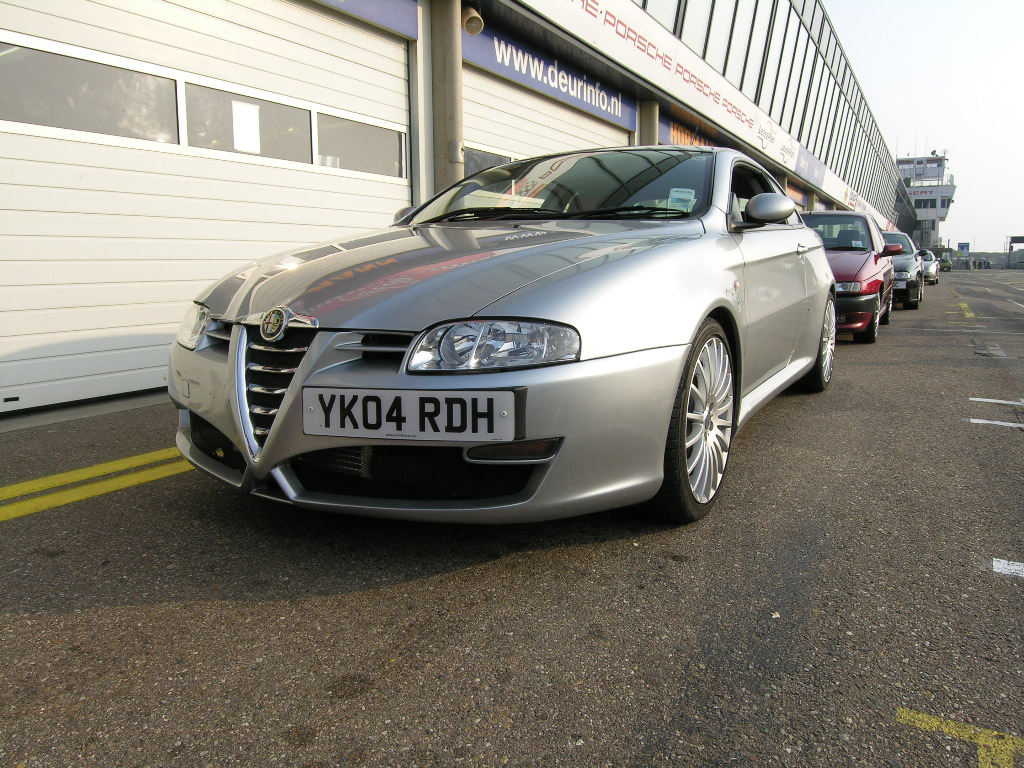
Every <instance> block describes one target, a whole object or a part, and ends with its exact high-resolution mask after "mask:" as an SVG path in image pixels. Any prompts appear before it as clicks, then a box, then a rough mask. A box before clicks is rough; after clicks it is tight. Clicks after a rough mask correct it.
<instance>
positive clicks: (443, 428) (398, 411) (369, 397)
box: [302, 387, 516, 442]
mask: <svg viewBox="0 0 1024 768" xmlns="http://www.w3.org/2000/svg"><path fill="white" fill-rule="evenodd" d="M302 431H303V432H304V433H305V434H307V435H331V436H336V437H375V438H391V439H399V440H450V441H461V442H467V441H478V442H489V441H505V440H512V439H514V438H515V432H516V418H515V393H514V392H510V391H480V392H466V391H464V390H463V391H444V390H440V391H439V390H408V389H340V388H336V387H307V388H305V389H303V390H302Z"/></svg>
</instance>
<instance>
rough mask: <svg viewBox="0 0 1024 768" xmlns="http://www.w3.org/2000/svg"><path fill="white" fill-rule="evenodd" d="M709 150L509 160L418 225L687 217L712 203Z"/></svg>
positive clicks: (448, 194)
mask: <svg viewBox="0 0 1024 768" xmlns="http://www.w3.org/2000/svg"><path fill="white" fill-rule="evenodd" d="M712 160H713V155H712V154H711V153H710V152H702V151H696V150H680V149H669V148H666V149H629V150H626V149H624V150H612V151H600V152H580V153H575V154H570V155H560V156H558V157H545V158H541V159H539V160H538V159H531V160H523V161H521V162H513V163H508V164H506V165H500V166H497V167H495V168H489V169H487V170H486V171H481V172H480V173H478V174H476V175H474V176H470V177H469V178H467V179H463V180H462V181H461V182H459V183H458V184H456V185H455V186H454V187H452V188H451V189H449V190H447V191H445V192H442V193H441V194H440V195H438V196H437V197H436V198H435V199H434V200H432V201H430V202H429V203H427V204H426V206H424V208H423V209H422V210H421V211H419V212H418V213H417V214H416V217H415V218H414V219H413V221H412V223H413V224H428V223H432V222H439V221H469V220H474V219H552V218H556V219H557V218H570V219H571V218H623V217H637V218H672V219H676V218H689V217H690V216H696V215H700V214H701V213H703V212H704V210H706V209H707V208H708V206H709V205H710V200H711V168H712Z"/></svg>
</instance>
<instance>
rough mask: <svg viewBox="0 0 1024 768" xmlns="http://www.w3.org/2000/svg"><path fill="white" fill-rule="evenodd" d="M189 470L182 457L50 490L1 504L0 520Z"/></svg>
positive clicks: (188, 465) (189, 465)
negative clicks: (78, 484) (93, 481)
mask: <svg viewBox="0 0 1024 768" xmlns="http://www.w3.org/2000/svg"><path fill="white" fill-rule="evenodd" d="M175 450H177V449H175ZM190 469H192V465H191V464H189V463H188V462H187V461H185V460H184V459H182V460H181V461H172V462H171V463H170V464H161V465H160V466H159V467H150V468H149V469H142V470H139V471H138V472H129V473H128V474H126V475H118V476H117V477H111V478H108V479H107V480H100V481H98V482H95V483H89V484H87V485H80V486H78V487H77V488H69V489H68V490H66V491H57V492H56V493H47V494H45V495H43V496H35V497H33V498H31V499H25V500H24V501H16V502H14V503H13V504H4V505H3V506H0V521H4V520H11V519H13V518H15V517H21V516H22V515H31V514H33V513H35V512H42V511H43V510H46V509H53V508H54V507H60V506H63V505H64V504H71V503H72V502H75V501H82V500H83V499H91V498H92V497H93V496H100V495H102V494H104V493H110V492H111V491H119V490H121V489H122V488H130V487H131V486H133V485H141V484H142V483H148V482H150V481H152V480H160V479H162V478H165V477H172V476H173V475H180V474H181V473H182V472H188V471H189V470H190Z"/></svg>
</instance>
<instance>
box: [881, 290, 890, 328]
mask: <svg viewBox="0 0 1024 768" xmlns="http://www.w3.org/2000/svg"><path fill="white" fill-rule="evenodd" d="M892 305H893V298H892V291H889V303H888V305H886V307H885V314H884V315H882V316H881V318H879V320H878V322H879V323H880V324H881V325H888V324H889V321H890V320H892Z"/></svg>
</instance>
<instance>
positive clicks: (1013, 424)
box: [971, 419, 1024, 429]
mask: <svg viewBox="0 0 1024 768" xmlns="http://www.w3.org/2000/svg"><path fill="white" fill-rule="evenodd" d="M971 424H992V425H993V426H996V427H1015V428H1016V429H1024V424H1021V423H1020V422H1019V421H1018V422H1013V421H989V420H988V419H971Z"/></svg>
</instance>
